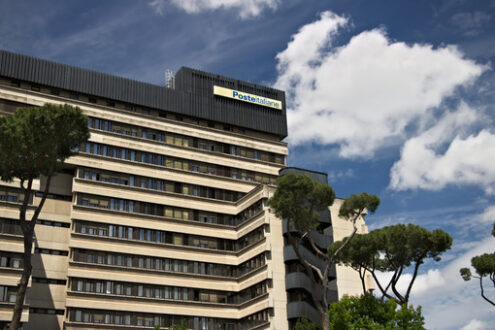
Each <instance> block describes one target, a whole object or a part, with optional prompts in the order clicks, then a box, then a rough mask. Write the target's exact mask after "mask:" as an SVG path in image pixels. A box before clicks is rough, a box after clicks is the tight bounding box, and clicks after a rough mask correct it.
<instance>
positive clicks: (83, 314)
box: [68, 308, 270, 330]
mask: <svg viewBox="0 0 495 330" xmlns="http://www.w3.org/2000/svg"><path fill="white" fill-rule="evenodd" d="M68 312H69V313H68V314H69V315H68V317H69V320H70V321H71V322H84V323H104V324H116V325H137V326H148V327H153V326H157V325H159V326H160V327H171V326H172V325H181V324H185V325H186V327H187V329H194V330H246V329H250V328H253V327H256V326H258V325H261V324H264V323H267V322H268V321H269V314H270V313H269V311H268V310H265V311H261V312H258V313H255V314H253V315H250V316H248V317H245V318H243V319H240V320H232V319H221V318H212V317H198V316H184V315H164V314H151V313H133V312H116V311H104V310H91V309H79V308H69V310H68Z"/></svg>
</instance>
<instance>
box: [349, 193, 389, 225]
mask: <svg viewBox="0 0 495 330" xmlns="http://www.w3.org/2000/svg"><path fill="white" fill-rule="evenodd" d="M378 205H380V198H378V196H375V195H370V194H368V193H365V192H363V193H361V194H359V195H351V197H349V198H347V199H346V200H345V201H344V203H343V204H342V206H341V207H340V210H339V216H340V217H342V218H345V219H350V218H352V217H354V216H356V213H357V215H360V214H361V212H362V211H363V210H365V209H366V210H368V212H370V213H375V211H376V209H377V208H378Z"/></svg>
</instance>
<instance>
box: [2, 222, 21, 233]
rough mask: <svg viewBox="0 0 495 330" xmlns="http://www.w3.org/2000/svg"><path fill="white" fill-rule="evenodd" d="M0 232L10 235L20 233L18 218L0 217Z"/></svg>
mask: <svg viewBox="0 0 495 330" xmlns="http://www.w3.org/2000/svg"><path fill="white" fill-rule="evenodd" d="M0 233H2V234H10V235H22V229H21V226H20V224H19V220H14V219H0Z"/></svg>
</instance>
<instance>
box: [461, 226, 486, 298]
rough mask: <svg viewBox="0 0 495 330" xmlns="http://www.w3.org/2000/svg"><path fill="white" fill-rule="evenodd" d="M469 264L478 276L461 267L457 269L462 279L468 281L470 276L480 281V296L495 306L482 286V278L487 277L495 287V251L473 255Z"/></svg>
mask: <svg viewBox="0 0 495 330" xmlns="http://www.w3.org/2000/svg"><path fill="white" fill-rule="evenodd" d="M492 236H494V237H495V223H494V224H493V229H492ZM471 266H472V267H473V268H474V270H475V271H476V274H477V275H478V276H474V275H472V274H471V270H470V269H469V268H461V269H460V270H459V271H460V273H461V276H462V278H463V279H464V281H469V280H471V278H477V279H479V281H480V291H481V292H480V293H481V297H482V298H483V299H485V300H486V301H487V302H488V303H490V304H492V305H493V306H495V301H494V300H491V299H489V298H488V297H487V296H486V295H485V288H484V287H483V278H484V277H488V278H489V280H490V281H491V282H492V283H493V286H494V287H495V252H494V253H485V254H482V255H480V256H476V257H473V258H472V259H471Z"/></svg>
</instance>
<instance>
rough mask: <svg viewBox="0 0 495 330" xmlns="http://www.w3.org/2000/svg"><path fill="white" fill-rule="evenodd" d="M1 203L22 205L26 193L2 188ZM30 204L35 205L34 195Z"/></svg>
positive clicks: (30, 199)
mask: <svg viewBox="0 0 495 330" xmlns="http://www.w3.org/2000/svg"><path fill="white" fill-rule="evenodd" d="M0 201H4V202H11V203H22V202H23V201H24V193H23V192H22V191H21V189H19V188H11V187H5V186H0ZM28 203H29V204H33V195H32V194H31V196H30V198H29V202H28Z"/></svg>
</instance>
